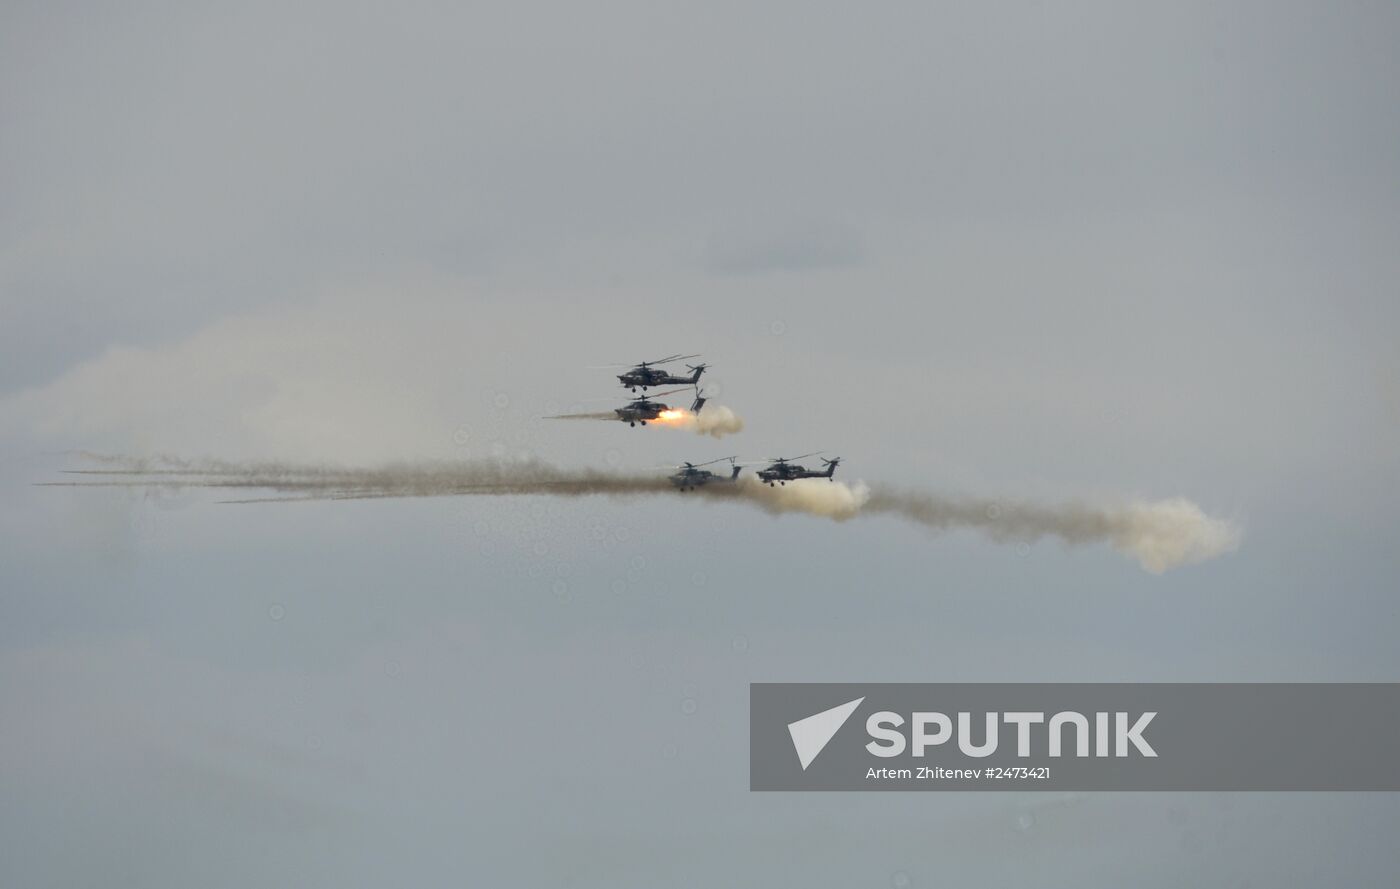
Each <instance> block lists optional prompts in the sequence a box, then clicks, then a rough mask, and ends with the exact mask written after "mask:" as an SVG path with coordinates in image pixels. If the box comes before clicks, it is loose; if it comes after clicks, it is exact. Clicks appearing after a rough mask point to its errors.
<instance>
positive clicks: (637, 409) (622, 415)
mask: <svg viewBox="0 0 1400 889" xmlns="http://www.w3.org/2000/svg"><path fill="white" fill-rule="evenodd" d="M680 391H682V390H680V389H672V390H670V391H669V392H658V393H656V394H655V395H652V396H646V395H638V396H637V397H636V398H634V399H632V401H631V402H629V403H628V404H625V405H623V406H622V407H619V408H614V409H613V413H615V414H617V418H618V419H619V420H621V421H623V422H624V423H626V424H627V425H629V426H636V425H637V424H638V423H641V424H642V425H643V426H645V425H646V424H647V420H655V419H657V418H658V417H661V416H662V415H663V414H665V413H667V412H668V411H676V412H677V413H679V411H678V409H677V408H673V407H671V406H669V405H666V404H663V403H661V402H659V401H652V400H651V399H652V398H660V397H661V396H663V395H674V394H675V393H677V392H680ZM704 404H705V399H704V398H703V397H702V396H701V395H700V394H699V393H698V392H697V393H696V395H695V401H694V403H693V404H692V405H691V408H690V409H691V411H693V412H697V413H698V412H699V410H700V408H701V407H703V406H704Z"/></svg>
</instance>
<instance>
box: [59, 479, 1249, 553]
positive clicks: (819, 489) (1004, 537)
mask: <svg viewBox="0 0 1400 889" xmlns="http://www.w3.org/2000/svg"><path fill="white" fill-rule="evenodd" d="M87 456H89V457H91V458H93V459H97V460H100V461H102V462H103V463H104V464H105V465H106V466H107V467H108V468H105V469H100V470H75V471H73V473H72V474H75V475H81V476H84V478H83V479H81V480H75V481H65V482H43V483H41V484H46V485H66V486H77V487H88V486H103V487H111V486H116V487H161V488H167V489H169V488H190V487H195V488H219V489H226V490H237V489H242V490H249V491H252V490H264V491H271V492H275V493H276V494H277V495H279V496H259V497H241V498H237V499H233V500H228V501H224V502H231V503H255V502H267V501H272V500H279V501H288V500H361V499H379V498H385V497H447V496H466V495H476V496H492V495H495V496H508V495H545V496H555V497H586V496H600V495H601V496H615V497H629V496H642V495H655V494H670V493H674V492H675V489H674V487H673V486H672V485H671V483H670V481H669V480H668V479H667V478H666V477H665V476H662V475H652V474H631V473H624V472H611V471H605V470H598V469H562V468H559V467H555V466H552V465H550V464H547V463H543V462H540V461H537V460H530V461H472V462H447V463H400V464H389V465H385V466H379V467H368V468H355V467H332V466H306V465H298V464H288V463H278V462H263V463H232V462H227V461H217V460H208V461H188V460H182V459H179V458H176V457H155V458H145V459H135V460H133V459H127V458H121V457H102V456H99V455H87ZM94 477H100V478H94ZM697 495H698V496H700V497H704V498H707V499H712V500H730V501H735V502H742V503H748V504H750V505H753V506H756V507H758V508H760V509H763V510H765V511H766V512H769V513H772V514H775V515H777V514H782V513H789V512H795V513H805V514H807V515H814V516H821V517H824V518H830V519H833V520H835V521H847V520H849V519H853V518H857V517H860V516H891V517H895V518H900V519H904V520H906V521H910V522H914V523H916V524H919V525H922V526H923V527H926V528H929V529H932V530H934V531H944V530H954V529H971V530H977V531H981V532H983V533H984V534H986V535H987V536H988V537H990V538H991V539H993V540H996V541H1000V542H1024V543H1032V542H1034V541H1036V540H1039V539H1040V538H1042V537H1053V538H1057V539H1059V540H1061V541H1062V542H1064V543H1066V544H1071V545H1078V544H1085V543H1107V544H1109V545H1110V546H1112V547H1113V548H1114V549H1117V550H1118V551H1119V552H1121V553H1123V554H1124V555H1127V556H1130V557H1132V558H1134V559H1136V560H1137V561H1138V562H1139V563H1140V564H1141V565H1142V567H1143V568H1145V569H1146V570H1148V571H1151V572H1153V573H1161V572H1162V571H1165V570H1167V569H1168V568H1173V567H1176V566H1178V565H1184V564H1190V563H1193V562H1199V561H1202V560H1204V559H1208V558H1211V557H1213V556H1217V555H1221V554H1222V553H1225V552H1229V551H1231V550H1233V549H1235V548H1236V547H1237V546H1238V545H1239V540H1240V532H1239V529H1238V528H1236V527H1235V526H1234V525H1233V524H1231V523H1230V522H1227V521H1225V520H1222V519H1217V518H1213V517H1211V516H1208V515H1206V514H1205V513H1204V512H1203V511H1202V510H1201V508H1200V507H1199V506H1197V505H1196V504H1194V503H1192V502H1191V501H1189V500H1185V499H1182V498H1174V499H1169V500H1159V501H1153V502H1130V503H1126V504H1120V505H1111V506H1094V505H1089V504H1084V503H1062V504H1053V505H1050V504H1036V503H1008V502H1002V501H996V500H986V499H977V498H955V497H944V496H940V495H936V494H931V493H923V492H918V491H911V490H907V489H902V488H890V487H883V486H881V487H875V488H873V489H872V488H870V487H867V486H866V485H865V484H864V483H862V482H855V483H851V484H847V483H845V482H831V481H827V480H825V479H804V480H800V481H796V482H789V483H788V484H786V485H783V486H779V487H770V486H769V485H766V484H764V483H762V482H760V481H759V480H758V479H757V478H756V477H754V476H745V477H743V478H741V479H740V480H739V482H738V484H726V483H715V484H710V485H705V486H702V487H700V488H699V489H698V490H697V491H695V492H694V493H693V494H692V493H687V494H686V495H685V496H686V497H688V498H692V499H693V498H694V497H695V496H697ZM676 496H680V495H676Z"/></svg>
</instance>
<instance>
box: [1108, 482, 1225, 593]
mask: <svg viewBox="0 0 1400 889" xmlns="http://www.w3.org/2000/svg"><path fill="white" fill-rule="evenodd" d="M1115 524H1117V525H1119V526H1120V527H1118V528H1117V529H1116V530H1115V531H1114V533H1113V536H1112V538H1111V541H1112V544H1113V548H1114V549H1116V550H1118V551H1119V552H1121V553H1123V554H1124V555H1128V556H1132V557H1133V558H1135V559H1137V560H1138V562H1139V563H1140V564H1141V565H1142V567H1143V568H1144V569H1146V570H1147V571H1150V572H1152V573H1153V574H1161V573H1162V572H1163V571H1166V570H1167V569H1169V568H1175V567H1177V566H1179V565H1190V564H1194V563H1196V562H1202V561H1204V560H1206V559H1210V558H1213V557H1215V556H1218V555H1221V554H1223V553H1227V552H1231V551H1233V550H1235V549H1237V548H1238V547H1239V545H1240V530H1239V528H1237V527H1235V526H1234V525H1233V524H1231V523H1230V522H1228V521H1226V520H1224V519H1217V518H1213V517H1211V516H1208V515H1206V514H1205V512H1203V511H1202V510H1201V508H1200V507H1199V506H1197V505H1196V504H1194V503H1192V502H1191V501H1190V500H1187V499H1185V498H1182V497H1175V498H1172V499H1170V500H1158V501H1156V502H1154V503H1134V504H1132V505H1130V506H1128V507H1126V508H1125V509H1124V510H1123V513H1122V516H1121V521H1120V522H1116V523H1115Z"/></svg>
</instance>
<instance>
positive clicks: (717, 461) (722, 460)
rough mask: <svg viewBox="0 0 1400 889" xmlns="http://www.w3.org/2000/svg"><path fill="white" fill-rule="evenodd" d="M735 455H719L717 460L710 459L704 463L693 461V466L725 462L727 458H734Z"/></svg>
mask: <svg viewBox="0 0 1400 889" xmlns="http://www.w3.org/2000/svg"><path fill="white" fill-rule="evenodd" d="M733 459H734V458H733V457H719V458H717V459H715V460H708V461H706V462H704V463H692V464H690V465H691V466H709V465H711V464H713V463H723V462H724V461H725V460H733Z"/></svg>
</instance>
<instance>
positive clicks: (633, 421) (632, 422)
mask: <svg viewBox="0 0 1400 889" xmlns="http://www.w3.org/2000/svg"><path fill="white" fill-rule="evenodd" d="M627 425H628V426H631V427H632V428H633V429H636V428H637V421H636V420H628V421H627Z"/></svg>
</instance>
